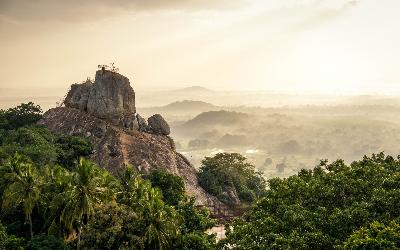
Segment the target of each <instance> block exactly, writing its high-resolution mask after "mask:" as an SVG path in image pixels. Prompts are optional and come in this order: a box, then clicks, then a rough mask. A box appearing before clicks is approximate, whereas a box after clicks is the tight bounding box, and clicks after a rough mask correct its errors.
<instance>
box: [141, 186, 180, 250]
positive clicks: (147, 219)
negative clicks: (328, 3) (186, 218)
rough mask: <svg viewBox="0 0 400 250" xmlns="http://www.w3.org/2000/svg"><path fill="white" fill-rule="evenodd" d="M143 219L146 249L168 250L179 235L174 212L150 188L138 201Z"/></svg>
mask: <svg viewBox="0 0 400 250" xmlns="http://www.w3.org/2000/svg"><path fill="white" fill-rule="evenodd" d="M139 204H140V207H141V215H142V216H141V217H142V218H143V227H144V228H143V238H144V242H145V246H146V249H165V248H168V246H169V243H170V242H171V240H172V239H173V238H174V237H176V236H177V235H178V233H179V230H178V228H179V226H178V224H177V223H178V220H177V216H176V214H175V212H174V210H173V209H172V208H171V207H169V206H168V205H165V204H164V202H163V201H162V195H161V193H160V192H159V190H158V189H154V188H150V189H149V190H148V191H147V192H146V195H145V196H144V197H142V199H141V200H140V201H139Z"/></svg>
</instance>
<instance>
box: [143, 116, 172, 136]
mask: <svg viewBox="0 0 400 250" xmlns="http://www.w3.org/2000/svg"><path fill="white" fill-rule="evenodd" d="M147 123H148V124H149V127H150V129H151V131H152V132H153V133H155V134H159V135H169V134H170V132H171V130H170V128H169V125H168V123H167V122H166V121H165V120H164V118H163V117H162V116H161V115H160V114H155V115H152V116H151V117H149V119H147Z"/></svg>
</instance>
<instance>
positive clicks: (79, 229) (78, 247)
mask: <svg viewBox="0 0 400 250" xmlns="http://www.w3.org/2000/svg"><path fill="white" fill-rule="evenodd" d="M82 225H83V224H82V218H81V222H80V224H79V228H78V244H77V245H76V249H77V250H79V249H80V247H81V232H82Z"/></svg>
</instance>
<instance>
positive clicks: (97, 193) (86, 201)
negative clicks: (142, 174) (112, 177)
mask: <svg viewBox="0 0 400 250" xmlns="http://www.w3.org/2000/svg"><path fill="white" fill-rule="evenodd" d="M100 172H101V171H100V169H99V168H98V167H97V166H96V165H95V164H94V163H92V162H90V161H89V160H86V159H84V158H81V159H80V161H79V163H78V164H77V166H76V168H75V171H74V172H72V178H71V185H70V187H69V188H67V190H66V191H65V192H64V193H63V196H64V198H65V207H64V208H63V211H62V215H61V216H62V217H61V221H62V222H63V223H64V225H65V226H66V227H67V228H72V227H73V225H74V223H75V222H76V223H77V230H78V236H77V238H78V242H77V249H79V248H80V240H81V233H82V227H83V226H84V225H85V224H86V223H87V221H88V219H89V217H90V216H91V215H92V214H93V213H94V207H95V205H96V204H100V203H101V202H102V201H103V200H105V199H109V198H110V197H105V196H106V194H109V193H108V192H106V190H105V188H104V183H103V179H102V175H101V174H100Z"/></svg>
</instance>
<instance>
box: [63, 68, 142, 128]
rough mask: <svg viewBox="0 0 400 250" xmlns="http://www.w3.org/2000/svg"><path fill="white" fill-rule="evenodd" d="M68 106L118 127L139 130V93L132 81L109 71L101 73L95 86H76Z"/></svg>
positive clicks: (93, 84)
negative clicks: (137, 102) (137, 96)
mask: <svg viewBox="0 0 400 250" xmlns="http://www.w3.org/2000/svg"><path fill="white" fill-rule="evenodd" d="M64 104H65V106H66V107H68V108H76V109H79V110H82V111H85V112H87V113H89V114H91V115H93V116H95V117H97V118H101V119H107V120H110V121H112V122H113V123H114V124H116V125H117V124H121V123H124V126H128V127H135V124H134V123H135V121H134V120H135V119H134V115H133V114H135V113H136V107H135V91H134V90H133V89H132V87H131V86H130V83H129V79H128V78H126V77H125V76H123V75H120V74H118V73H116V72H113V71H109V70H98V71H97V72H96V77H95V80H94V82H91V81H90V80H87V81H86V82H84V83H81V84H73V85H72V86H71V90H70V91H69V92H68V94H67V96H66V98H65V100H64Z"/></svg>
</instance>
